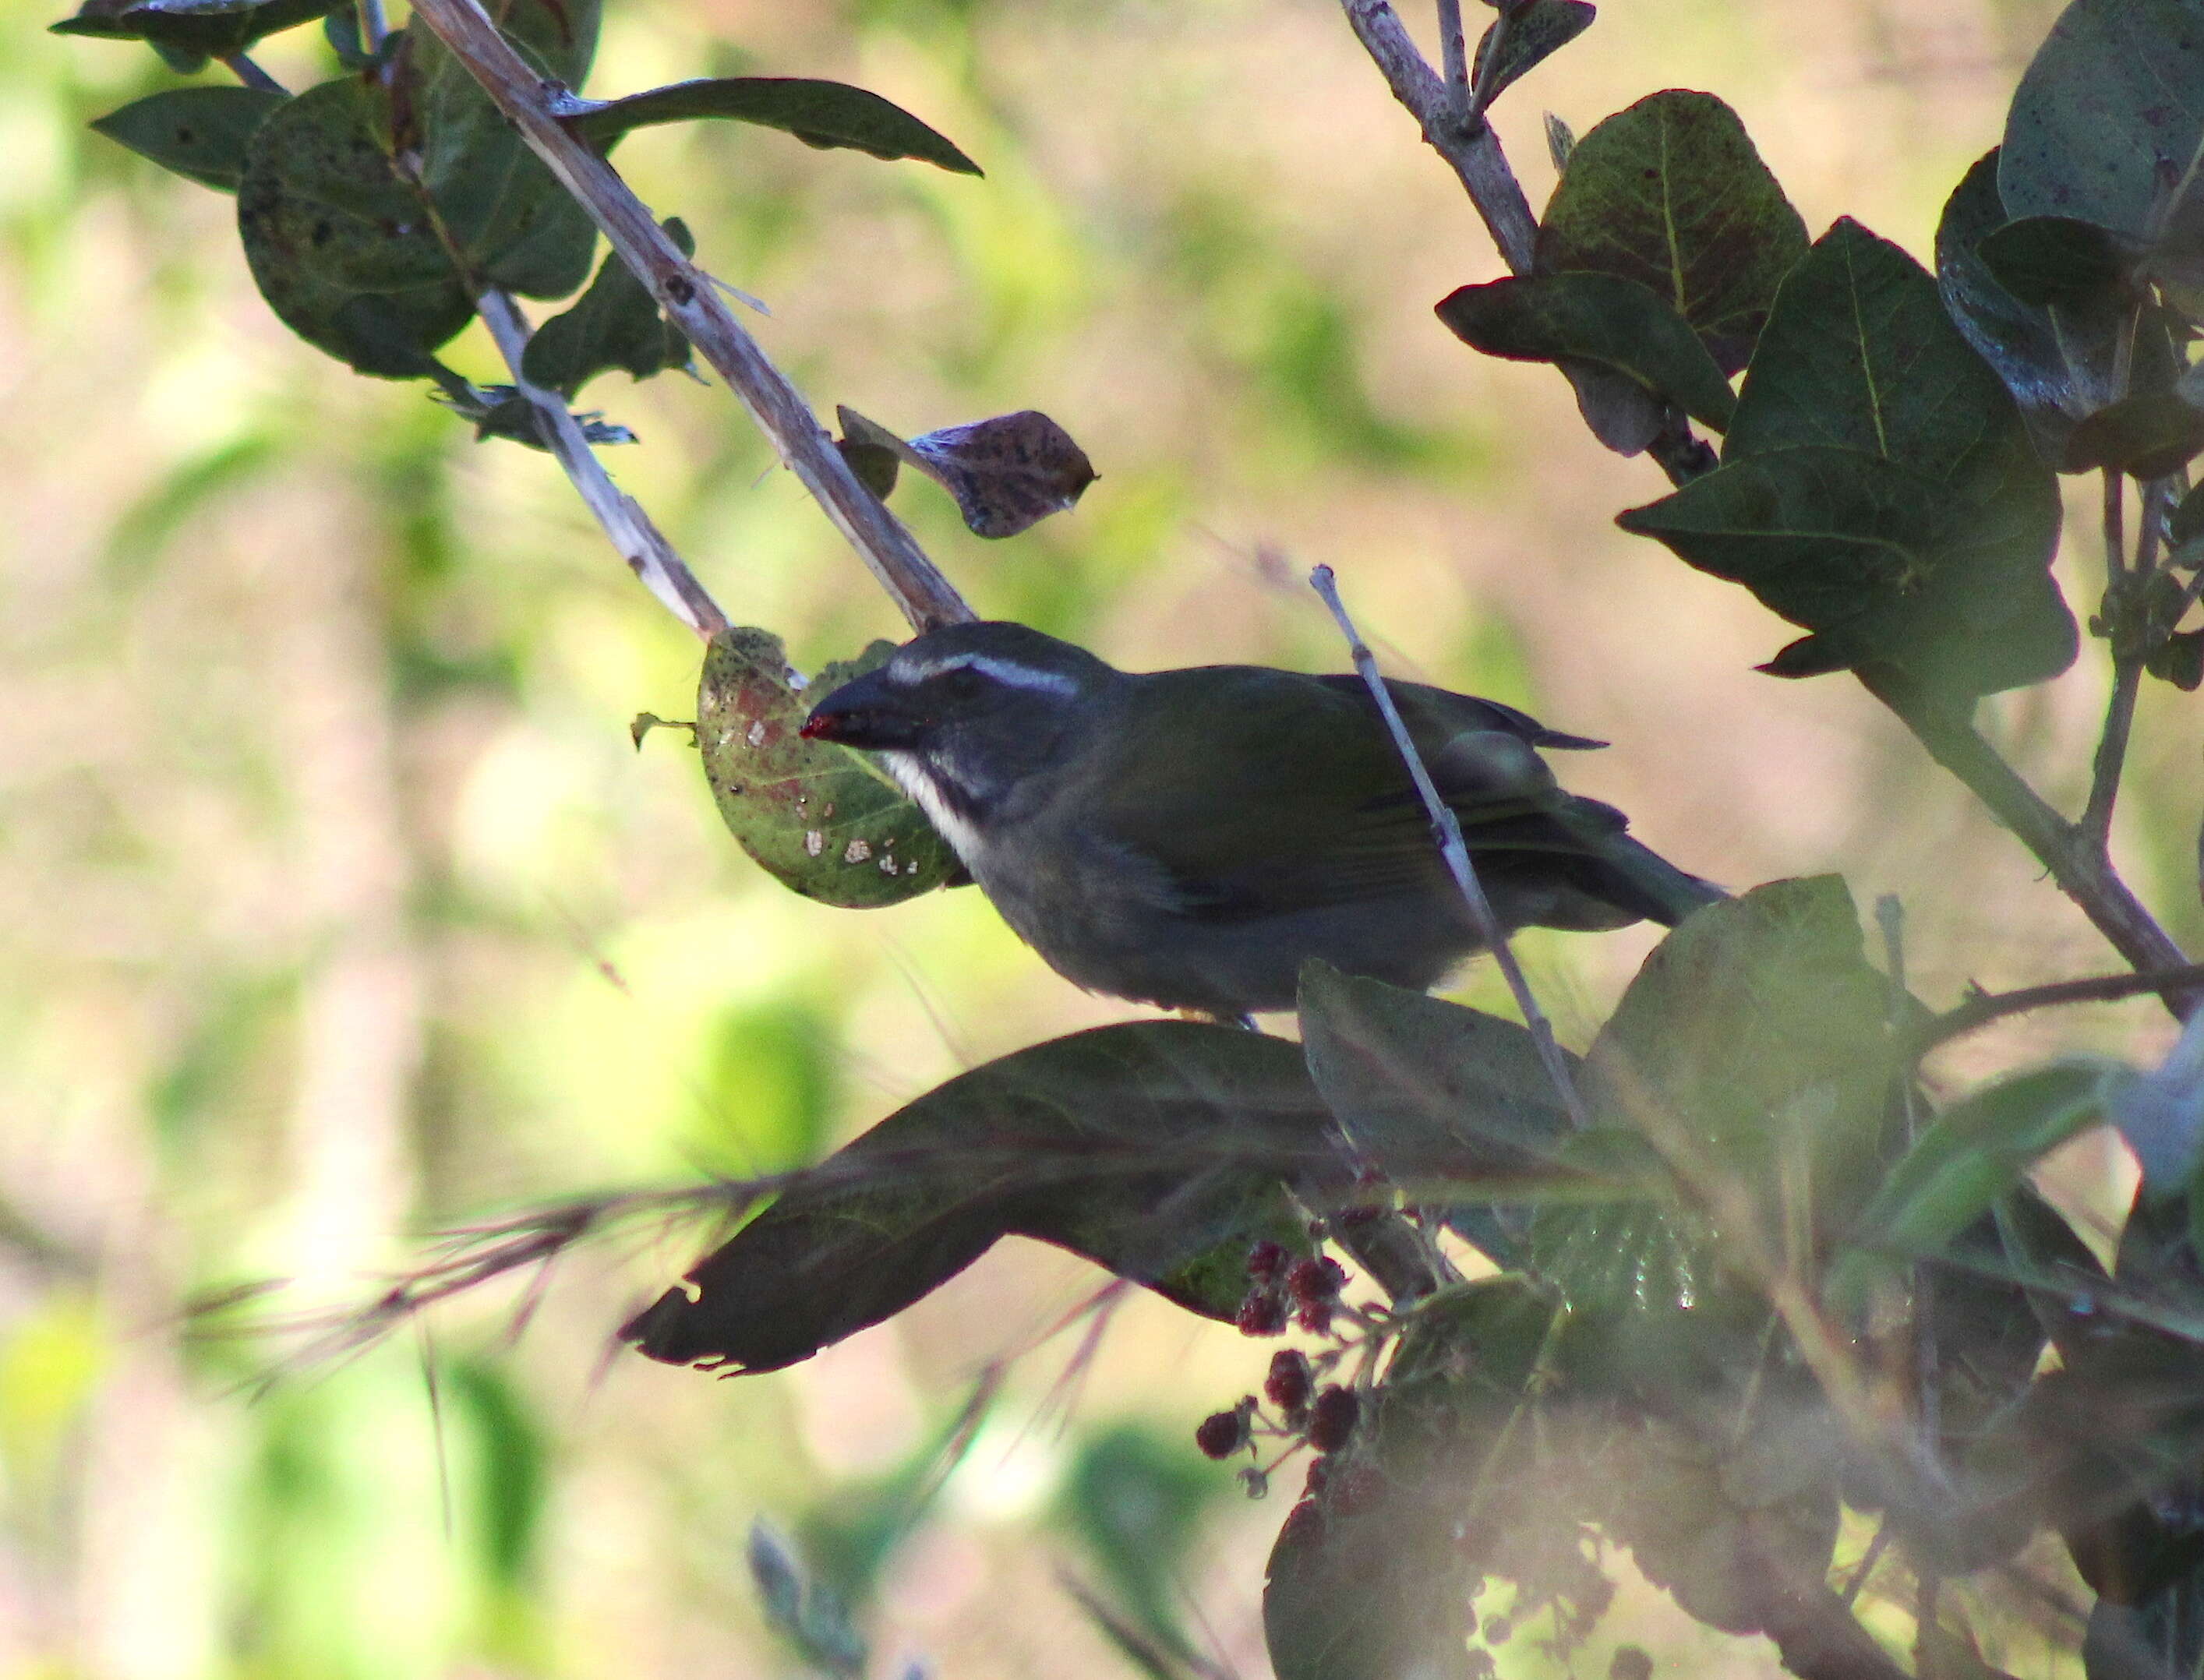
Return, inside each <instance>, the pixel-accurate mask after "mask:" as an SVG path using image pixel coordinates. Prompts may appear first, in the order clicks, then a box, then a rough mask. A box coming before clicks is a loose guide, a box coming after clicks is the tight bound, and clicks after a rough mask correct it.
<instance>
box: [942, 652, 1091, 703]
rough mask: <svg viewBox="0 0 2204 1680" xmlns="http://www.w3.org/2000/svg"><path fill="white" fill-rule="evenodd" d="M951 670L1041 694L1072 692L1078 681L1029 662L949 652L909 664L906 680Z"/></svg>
mask: <svg viewBox="0 0 2204 1680" xmlns="http://www.w3.org/2000/svg"><path fill="white" fill-rule="evenodd" d="M948 671H979V672H980V673H981V674H982V675H983V676H987V677H993V678H994V679H995V680H996V681H997V682H998V683H1002V684H1003V686H1004V687H1005V688H1010V689H1034V690H1035V691H1037V692H1039V693H1041V694H1055V695H1073V694H1076V693H1078V692H1079V684H1078V683H1075V682H1073V681H1072V680H1071V678H1070V677H1066V676H1065V675H1064V674H1063V672H1062V671H1036V670H1034V667H1033V666H1031V665H1020V664H1019V663H1018V662H1017V661H1016V660H1001V659H997V658H996V657H995V656H994V655H993V654H951V655H950V656H949V657H948V658H947V659H944V660H928V661H927V663H926V664H924V665H912V666H910V667H909V680H910V681H911V682H912V683H914V684H915V683H923V682H925V681H927V679H928V678H930V677H939V676H942V675H944V674H945V673H946V672H948Z"/></svg>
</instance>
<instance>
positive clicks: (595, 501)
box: [475, 287, 727, 641]
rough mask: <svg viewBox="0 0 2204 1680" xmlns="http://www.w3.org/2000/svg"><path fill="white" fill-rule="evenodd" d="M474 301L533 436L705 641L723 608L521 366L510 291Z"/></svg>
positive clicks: (520, 334) (561, 407) (722, 617)
mask: <svg viewBox="0 0 2204 1680" xmlns="http://www.w3.org/2000/svg"><path fill="white" fill-rule="evenodd" d="M475 303H476V308H477V310H478V311H480V312H481V315H482V318H483V324H484V325H485V326H487V327H488V328H489V332H490V336H491V337H492V338H494V339H495V340H497V348H498V353H499V354H500V355H501V356H502V357H504V358H505V365H506V367H507V369H508V370H511V372H512V386H513V389H514V390H516V391H518V393H520V395H521V398H522V399H523V400H524V401H525V402H526V403H527V404H528V405H529V406H530V408H532V409H533V410H534V411H536V435H537V436H538V437H540V438H541V439H542V441H543V447H545V448H546V449H548V450H549V451H550V452H551V454H552V457H553V458H554V459H555V460H556V461H557V462H558V463H559V464H560V467H562V468H563V469H565V470H566V476H567V478H568V479H569V480H570V481H571V482H572V484H573V486H574V489H575V493H576V494H578V495H579V496H580V497H581V498H582V500H583V501H584V503H585V504H586V505H587V506H588V507H589V510H590V512H591V513H592V514H594V515H595V517H596V521H597V523H598V524H600V525H601V526H603V527H604V530H605V535H607V536H608V537H610V538H611V539H612V541H613V547H615V548H617V549H619V552H620V555H621V557H622V558H623V559H625V560H626V561H627V564H628V569H629V570H630V571H632V572H634V573H635V575H636V576H637V577H638V578H640V579H641V580H642V581H643V587H644V588H645V589H649V591H650V592H651V594H653V595H656V596H657V597H658V599H659V600H660V601H661V603H663V604H664V606H665V607H666V610H667V612H671V613H672V615H673V616H674V617H675V618H678V619H680V620H681V622H682V623H683V624H686V625H688V626H689V628H690V630H694V631H696V634H697V635H699V636H702V637H703V638H704V639H705V640H707V641H709V640H710V639H711V638H712V637H713V636H716V635H718V634H719V633H720V631H721V630H725V629H726V628H727V615H726V613H724V612H721V611H720V607H719V604H718V603H717V602H716V601H714V600H713V599H712V597H711V596H710V595H709V594H708V593H707V592H706V590H705V589H704V586H703V585H702V583H698V582H697V581H696V575H695V574H694V573H693V572H691V571H690V570H689V567H688V565H687V564H686V563H685V562H684V560H683V559H682V558H681V556H680V555H679V554H678V553H675V552H674V548H673V545H672V543H670V542H668V541H667V540H666V537H665V535H664V534H663V533H662V532H661V531H660V530H659V529H658V527H657V526H656V525H655V524H653V523H652V522H651V518H650V516H649V514H648V513H646V512H643V506H642V504H640V503H639V502H637V500H636V499H635V498H634V497H633V496H631V495H629V494H627V493H626V492H625V491H624V490H622V489H621V488H619V486H618V485H617V484H615V483H613V481H612V475H611V474H610V473H608V472H607V471H606V470H605V465H604V463H603V462H602V461H600V460H599V459H598V458H597V452H596V451H595V450H594V449H592V448H591V447H590V441H589V440H588V439H587V438H586V437H584V435H583V434H582V427H581V423H580V422H578V421H577V420H576V419H575V418H574V416H573V413H572V411H571V410H569V409H568V408H567V406H566V401H565V399H562V398H561V397H560V395H559V393H557V392H555V391H547V390H545V389H544V388H543V387H542V386H540V385H537V384H535V383H534V382H531V381H530V379H529V377H528V376H527V375H526V374H524V373H523V372H522V371H521V358H522V356H523V355H524V352H526V351H527V348H528V338H529V328H528V319H527V317H526V316H524V315H523V314H521V312H520V305H518V304H517V303H515V302H514V301H513V299H512V293H509V292H506V291H504V290H502V289H501V288H499V287H490V288H489V289H488V290H486V291H484V292H483V294H482V295H481V296H480V297H479V298H477V299H476V300H475Z"/></svg>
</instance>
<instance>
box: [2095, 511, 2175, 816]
mask: <svg viewBox="0 0 2204 1680" xmlns="http://www.w3.org/2000/svg"><path fill="white" fill-rule="evenodd" d="M2123 482H2124V480H2123V477H2122V476H2121V474H2120V473H2119V472H2118V471H2117V470H2113V469H2111V468H2107V469H2106V471H2105V601H2104V606H2103V608H2102V618H2103V624H2104V630H2105V633H2106V636H2110V637H2111V638H2112V698H2111V700H2110V701H2108V702H2107V703H2106V707H2105V727H2104V731H2103V732H2102V733H2101V734H2100V736H2098V738H2097V751H2096V755H2095V758H2094V760H2093V761H2092V763H2091V765H2090V771H2089V802H2088V805H2087V806H2086V807H2083V812H2082V819H2081V822H2080V824H2079V827H2080V829H2081V831H2082V837H2083V839H2084V840H2085V841H2087V842H2088V843H2089V844H2090V845H2092V846H2094V847H2095V848H2096V849H2098V850H2099V851H2100V852H2101V851H2103V850H2104V849H2106V847H2107V846H2109V845H2110V844H2111V843H2112V806H2113V803H2114V802H2116V801H2117V800H2118V798H2119V793H2120V773H2121V772H2122V771H2123V770H2124V768H2125V767H2126V765H2127V756H2128V737H2129V736H2130V734H2132V733H2133V731H2134V729H2135V713H2136V697H2137V695H2139V694H2140V693H2141V691H2142V677H2143V667H2144V664H2145V661H2146V660H2147V659H2148V650H2147V648H2146V647H2145V645H2144V644H2145V641H2146V637H2147V636H2148V627H2147V625H2143V624H2137V622H2136V620H2137V618H2139V617H2142V616H2143V615H2144V614H2145V612H2146V608H2145V606H2144V599H2145V597H2144V591H2145V589H2146V588H2147V586H2148V583H2149V580H2150V575H2151V573H2152V571H2154V569H2155V568H2156V565H2157V560H2158V525H2159V523H2160V518H2162V512H2163V510H2162V507H2161V487H2160V486H2159V485H2158V484H2155V483H2154V484H2148V485H2145V486H2144V487H2143V493H2142V510H2141V512H2139V513H2138V514H2137V516H2136V527H2137V529H2136V559H2135V565H2133V567H2132V568H2130V566H2129V565H2128V563H2127V552H2126V543H2125V541H2124V534H2123V532H2122V530H2121V524H2122V518H2121V511H2120V504H2121V488H2122V485H2123Z"/></svg>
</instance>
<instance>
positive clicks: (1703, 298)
mask: <svg viewBox="0 0 2204 1680" xmlns="http://www.w3.org/2000/svg"><path fill="white" fill-rule="evenodd" d="M1805 251H1806V224H1805V223H1804V222H1802V221H1801V220H1800V219H1799V216H1798V211H1797V210H1793V209H1792V207H1791V201H1790V200H1789V199H1788V198H1785V197H1784V196H1783V189H1782V188H1781V187H1780V186H1778V185H1777V184H1776V180H1775V177H1774V175H1770V174H1769V171H1768V168H1767V166H1766V165H1765V164H1764V163H1762V162H1761V161H1760V154H1759V152H1758V151H1756V150H1755V149H1754V147H1753V144H1752V141H1751V139H1750V138H1748V137H1747V135H1746V133H1745V125H1744V124H1743V123H1741V122H1739V121H1738V118H1737V113H1736V112H1734V111H1733V110H1732V109H1730V108H1729V107H1728V106H1727V105H1726V104H1723V103H1722V102H1721V100H1719V99H1717V98H1715V97H1714V96H1713V95H1712V94H1709V93H1692V92H1686V91H1683V90H1681V89H1671V90H1669V91H1668V92H1661V93H1655V94H1651V95H1649V96H1648V97H1647V98H1643V99H1640V100H1639V101H1638V103H1637V104H1634V105H1632V106H1631V107H1630V109H1627V110H1626V111H1622V112H1619V113H1618V114H1617V115H1614V116H1611V117H1609V118H1608V119H1607V121H1604V122H1603V123H1601V124H1600V125H1599V126H1598V127H1596V128H1594V129H1593V130H1592V131H1591V133H1588V134H1586V135H1585V136H1584V138H1583V139H1580V140H1579V141H1577V142H1576V144H1575V145H1574V147H1573V149H1572V150H1571V151H1570V153H1569V157H1568V168H1567V170H1566V171H1565V172H1564V173H1563V175H1562V176H1561V181H1560V183H1559V184H1558V185H1557V186H1555V189H1554V196H1553V197H1552V198H1551V199H1549V201H1548V203H1547V205H1546V214H1545V217H1544V219H1543V221H1542V222H1540V223H1539V227H1538V241H1537V263H1538V267H1539V269H1540V270H1541V271H1543V272H1547V273H1573V272H1579V271H1582V272H1587V273H1595V274H1607V275H1617V276H1619V277H1620V278H1621V279H1624V280H1633V281H1637V282H1638V284H1639V285H1640V286H1643V287H1646V288H1647V289H1648V290H1649V291H1650V292H1652V293H1654V294H1655V295H1656V297H1658V298H1660V299H1662V300H1663V301H1665V302H1666V303H1667V304H1668V305H1669V307H1670V308H1671V309H1673V310H1674V311H1675V312H1676V313H1677V314H1679V315H1680V316H1683V317H1684V319H1685V320H1686V321H1688V322H1691V324H1692V327H1693V328H1694V329H1695V330H1697V333H1698V334H1699V335H1700V336H1701V338H1702V339H1703V340H1705V343H1706V346H1707V348H1708V349H1709V351H1710V352H1713V355H1714V358H1715V364H1717V365H1718V366H1719V367H1720V368H1721V370H1722V372H1724V373H1725V374H1731V373H1735V372H1736V371H1737V370H1739V368H1742V367H1743V366H1744V365H1745V361H1746V359H1747V358H1749V357H1750V356H1751V354H1752V346H1753V343H1754V340H1757V338H1758V337H1759V335H1760V329H1761V328H1762V326H1763V324H1764V323H1765V322H1766V321H1767V319H1768V311H1769V308H1770V306H1771V305H1772V304H1773V303H1774V297H1775V289H1776V287H1777V285H1778V284H1779V283H1780V281H1781V280H1782V278H1783V276H1784V275H1786V274H1787V273H1789V272H1790V270H1791V269H1792V267H1793V266H1794V265H1795V264H1796V263H1798V259H1799V258H1800V257H1803V256H1804V255H1805Z"/></svg>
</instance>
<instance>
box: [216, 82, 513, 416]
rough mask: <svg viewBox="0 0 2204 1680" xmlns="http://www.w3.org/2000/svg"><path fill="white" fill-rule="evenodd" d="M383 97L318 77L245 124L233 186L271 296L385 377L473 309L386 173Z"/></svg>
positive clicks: (313, 332) (294, 320) (250, 251)
mask: <svg viewBox="0 0 2204 1680" xmlns="http://www.w3.org/2000/svg"><path fill="white" fill-rule="evenodd" d="M389 133H390V119H389V103H388V98H387V96H386V95H384V94H383V93H382V91H381V90H380V89H379V88H378V87H376V86H373V85H371V84H370V83H368V82H366V81H364V80H358V79H356V78H352V77H347V78H345V79H343V80H337V81H329V82H323V84H322V85H321V86H318V87H312V88H309V89H307V91H306V92H304V93H302V94H300V95H299V97H298V98H295V99H293V100H292V101H290V102H289V103H288V104H285V105H282V106H281V107H279V108H278V109H276V110H275V112H274V113H273V114H272V115H270V116H269V117H268V119H267V120H266V121H264V122H263V123H262V124H261V125H260V127H258V129H257V130H255V131H254V133H253V135H252V141H251V143H250V145H248V146H247V147H246V163H245V175H244V179H243V180H241V181H240V184H239V186H238V194H237V221H238V230H239V233H240V235H241V237H242V238H243V240H244V244H245V256H246V262H247V263H249V264H250V265H251V267H252V278H253V280H254V281H255V283H256V284H258V287H260V293H261V295H262V296H263V297H264V298H265V299H267V300H268V304H269V307H270V308H271V309H273V310H274V311H275V313H276V315H277V316H279V317H281V320H282V322H283V324H284V325H285V326H287V327H288V328H290V329H291V330H292V331H293V332H294V333H296V334H299V337H301V338H303V339H305V340H306V341H307V342H308V343H309V344H311V345H313V346H316V347H317V349H320V350H323V351H326V352H329V354H330V355H332V356H335V357H336V358H338V359H339V360H341V361H344V362H348V363H350V364H352V365H353V367H354V368H357V369H358V370H359V371H360V372H362V373H369V374H376V375H380V376H383V377H385V378H389V379H404V378H410V377H413V376H418V375H422V374H425V373H426V372H428V371H429V357H430V352H432V351H434V350H435V348H436V347H437V346H439V345H441V344H442V343H443V342H444V341H445V340H447V339H449V338H450V337H451V336H452V335H453V334H454V333H457V332H458V331H459V328H462V327H464V326H465V325H466V323H467V322H469V321H470V320H471V319H472V318H473V316H474V299H473V298H472V297H471V296H470V295H469V293H468V292H467V289H466V287H465V286H464V285H463V284H461V283H460V279H459V274H458V271H457V270H456V269H453V266H452V263H451V259H450V257H448V256H447V254H446V252H445V251H444V247H443V246H442V245H441V243H439V242H438V240H437V239H436V236H435V231H434V229H433V228H431V227H430V225H429V220H428V217H427V216H425V215H424V213H423V209H422V204H421V200H420V197H419V195H418V192H415V190H414V189H413V188H412V186H408V185H407V184H406V183H405V182H403V181H401V180H400V179H399V178H398V177H397V175H394V173H393V172H392V169H391V167H390V161H389V156H388V145H389Z"/></svg>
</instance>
